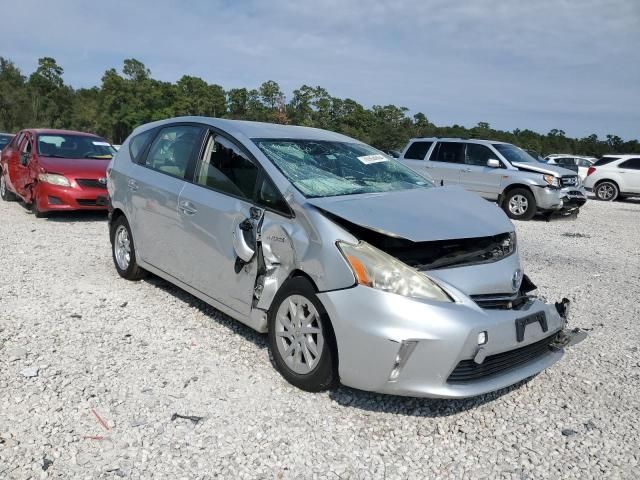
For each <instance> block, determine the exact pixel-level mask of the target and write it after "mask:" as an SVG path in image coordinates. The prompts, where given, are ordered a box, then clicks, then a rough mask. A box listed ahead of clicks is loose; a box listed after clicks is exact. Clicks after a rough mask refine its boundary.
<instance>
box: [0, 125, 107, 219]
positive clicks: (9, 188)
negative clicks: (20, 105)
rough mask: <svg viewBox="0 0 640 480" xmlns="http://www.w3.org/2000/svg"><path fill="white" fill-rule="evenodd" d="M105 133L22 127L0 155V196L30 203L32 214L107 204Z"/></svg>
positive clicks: (39, 214) (89, 207)
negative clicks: (103, 134) (98, 134)
mask: <svg viewBox="0 0 640 480" xmlns="http://www.w3.org/2000/svg"><path fill="white" fill-rule="evenodd" d="M114 154H115V150H114V148H113V147H112V146H111V144H110V143H109V142H107V141H106V140H105V139H104V138H102V137H99V136H97V135H94V134H91V133H84V132H75V131H70V130H45V129H28V130H22V131H20V132H18V134H16V136H15V137H14V138H13V139H12V140H11V141H10V142H9V144H8V145H7V146H6V147H5V149H4V150H3V151H2V154H1V156H0V196H2V199H3V200H6V201H10V200H15V199H16V197H18V198H19V199H21V200H22V201H24V202H25V203H26V204H28V205H31V208H32V210H33V212H34V213H35V214H36V216H38V217H41V216H45V215H46V214H47V213H48V212H52V211H59V210H106V209H107V203H108V202H107V178H106V177H107V173H106V170H107V166H108V165H109V161H110V160H111V158H112V157H113V155H114Z"/></svg>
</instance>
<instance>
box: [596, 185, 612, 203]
mask: <svg viewBox="0 0 640 480" xmlns="http://www.w3.org/2000/svg"><path fill="white" fill-rule="evenodd" d="M596 195H598V198H599V199H600V200H605V201H608V200H611V199H612V198H613V197H614V196H615V195H616V188H615V187H614V186H613V185H612V184H611V183H603V184H601V185H600V186H598V190H597V191H596Z"/></svg>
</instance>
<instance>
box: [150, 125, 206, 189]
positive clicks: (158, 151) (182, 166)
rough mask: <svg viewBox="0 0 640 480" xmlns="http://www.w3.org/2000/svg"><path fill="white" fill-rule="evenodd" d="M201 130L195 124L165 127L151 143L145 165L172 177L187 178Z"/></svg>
mask: <svg viewBox="0 0 640 480" xmlns="http://www.w3.org/2000/svg"><path fill="white" fill-rule="evenodd" d="M200 131H201V129H200V127H196V126H193V125H174V126H171V127H165V128H163V129H162V130H160V132H159V133H158V136H157V137H156V138H155V140H154V141H153V143H152V144H151V147H150V148H149V153H148V154H147V157H146V158H145V162H144V165H145V166H146V167H149V168H151V169H152V170H156V171H158V172H162V173H166V174H167V175H171V176H172V177H178V178H185V174H186V172H187V167H188V166H189V161H190V160H191V158H192V157H193V152H194V150H195V147H196V144H197V143H198V140H199V138H200Z"/></svg>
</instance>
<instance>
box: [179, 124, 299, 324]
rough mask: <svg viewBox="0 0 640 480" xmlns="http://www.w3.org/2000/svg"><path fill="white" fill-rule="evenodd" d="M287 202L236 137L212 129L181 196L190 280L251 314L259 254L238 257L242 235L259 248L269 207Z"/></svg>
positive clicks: (181, 217) (200, 287)
mask: <svg viewBox="0 0 640 480" xmlns="http://www.w3.org/2000/svg"><path fill="white" fill-rule="evenodd" d="M260 199H262V200H260ZM283 204H284V205H285V206H286V203H284V200H283V199H282V197H281V195H280V193H279V192H278V191H277V190H276V189H275V187H274V186H273V183H272V182H271V181H270V180H269V179H267V178H266V176H265V175H264V173H263V172H262V171H261V168H260V167H259V165H258V164H257V162H256V161H255V159H253V157H252V156H251V155H250V154H249V153H248V152H247V151H246V150H245V149H244V148H243V147H242V146H241V145H240V144H239V143H238V142H236V141H235V140H234V139H232V138H231V137H229V136H227V135H224V134H222V133H220V132H217V131H211V132H210V133H209V136H208V139H207V141H206V143H205V148H204V150H203V153H202V155H201V157H200V160H199V162H198V166H197V167H196V170H195V175H194V178H193V183H188V184H186V185H185V187H184V189H183V190H182V193H181V194H180V200H179V207H178V208H179V215H180V224H181V228H182V230H183V231H184V232H185V235H184V244H183V248H184V252H185V256H184V257H183V259H182V262H183V263H184V265H185V269H186V270H187V271H188V272H189V273H188V280H186V282H187V283H188V284H189V285H190V286H191V287H193V288H195V289H197V290H199V291H200V292H202V293H204V294H206V295H208V296H209V297H211V298H213V299H215V300H217V301H219V302H220V303H223V304H224V305H226V306H227V307H230V308H232V309H233V310H235V311H237V312H239V313H241V314H243V315H248V314H249V312H250V310H251V306H252V300H253V293H254V287H255V281H256V275H257V262H256V256H255V255H254V256H253V257H252V258H251V259H248V260H247V259H245V260H246V261H245V260H243V259H241V258H240V257H239V252H238V243H237V240H238V239H240V237H242V242H243V245H246V246H248V247H251V248H253V249H254V252H255V249H256V242H257V235H258V231H259V228H260V224H261V222H262V216H263V214H264V210H265V206H266V207H269V206H270V205H271V206H275V207H277V206H278V205H283ZM283 208H285V207H283ZM256 255H257V253H256Z"/></svg>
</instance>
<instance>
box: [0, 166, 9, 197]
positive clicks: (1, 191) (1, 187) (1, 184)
mask: <svg viewBox="0 0 640 480" xmlns="http://www.w3.org/2000/svg"><path fill="white" fill-rule="evenodd" d="M0 196H1V197H2V198H5V197H6V196H7V181H6V180H5V179H4V175H3V174H2V172H0Z"/></svg>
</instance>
